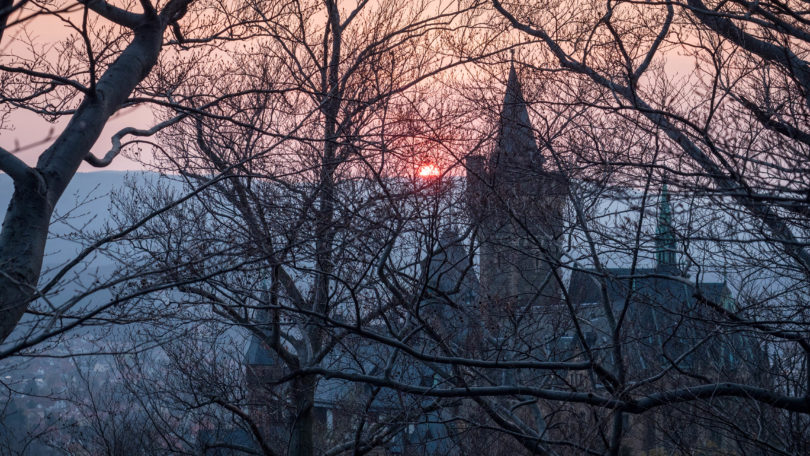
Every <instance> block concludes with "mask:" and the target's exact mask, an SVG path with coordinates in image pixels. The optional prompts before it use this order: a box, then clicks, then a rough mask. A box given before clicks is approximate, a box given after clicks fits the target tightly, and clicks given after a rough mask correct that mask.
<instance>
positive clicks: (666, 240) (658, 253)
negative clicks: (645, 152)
mask: <svg viewBox="0 0 810 456" xmlns="http://www.w3.org/2000/svg"><path fill="white" fill-rule="evenodd" d="M677 248H678V247H677V244H676V242H675V233H674V231H673V230H672V206H671V205H670V203H669V190H668V189H667V183H666V182H664V186H663V187H662V188H661V196H660V197H659V199H658V220H657V225H656V228H655V261H656V269H659V270H665V271H669V272H672V271H675V270H677V269H678V263H677V260H676V255H675V254H676V253H677Z"/></svg>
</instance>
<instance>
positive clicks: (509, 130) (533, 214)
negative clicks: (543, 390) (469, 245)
mask: <svg viewBox="0 0 810 456" xmlns="http://www.w3.org/2000/svg"><path fill="white" fill-rule="evenodd" d="M499 123H500V125H499V129H498V135H497V138H496V146H495V148H494V150H493V151H492V153H491V154H490V155H489V157H488V159H487V158H486V157H482V156H471V157H469V158H468V159H467V192H468V193H467V201H468V207H469V210H470V216H471V218H472V220H473V223H474V224H475V225H476V228H477V241H478V242H479V244H480V271H481V272H480V289H481V291H480V296H481V303H482V307H485V308H486V309H484V310H485V314H488V315H489V317H488V318H489V319H491V320H493V321H490V322H488V323H489V324H490V325H492V324H496V325H497V320H498V319H499V318H503V317H507V316H508V314H509V312H515V311H517V310H519V309H525V308H526V307H527V306H538V307H540V308H543V307H548V306H549V305H552V304H556V303H557V302H558V301H559V293H560V290H559V285H558V284H557V281H556V279H555V277H554V276H553V274H551V272H552V267H551V264H552V263H554V262H556V261H557V260H558V259H559V256H560V246H559V245H560V237H561V234H562V207H563V204H564V202H565V196H566V191H567V186H566V184H565V180H564V179H563V177H562V176H561V175H560V174H558V173H554V172H549V171H548V170H546V169H545V167H544V161H545V160H544V157H543V155H542V154H541V152H540V150H539V148H538V147H537V142H536V140H535V135H534V130H533V128H532V125H531V121H530V120H529V111H528V107H527V104H526V101H525V100H524V98H523V92H522V88H521V85H520V81H519V80H518V76H517V71H516V70H515V67H514V63H513V64H512V67H511V68H510V70H509V79H508V81H507V83H506V93H505V95H504V100H503V106H502V109H501V115H500V122H499Z"/></svg>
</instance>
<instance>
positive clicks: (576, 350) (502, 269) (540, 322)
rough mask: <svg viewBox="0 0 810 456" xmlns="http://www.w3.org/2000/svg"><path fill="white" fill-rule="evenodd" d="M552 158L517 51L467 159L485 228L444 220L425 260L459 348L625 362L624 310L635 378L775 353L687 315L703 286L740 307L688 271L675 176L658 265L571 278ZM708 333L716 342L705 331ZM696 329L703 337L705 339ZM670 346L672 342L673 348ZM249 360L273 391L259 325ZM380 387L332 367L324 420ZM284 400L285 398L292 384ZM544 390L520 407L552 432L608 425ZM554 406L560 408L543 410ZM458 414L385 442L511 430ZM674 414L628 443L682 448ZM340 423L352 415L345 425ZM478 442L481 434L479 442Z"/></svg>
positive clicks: (436, 444) (439, 445) (511, 377)
mask: <svg viewBox="0 0 810 456" xmlns="http://www.w3.org/2000/svg"><path fill="white" fill-rule="evenodd" d="M548 159H550V158H544V156H543V154H542V153H541V151H540V149H539V148H538V146H537V140H536V137H535V132H534V128H533V127H532V125H531V122H530V119H529V111H528V105H527V103H526V101H525V100H524V97H523V93H522V88H521V84H520V81H519V79H518V75H517V72H516V70H515V67H514V64H513V65H512V66H511V68H510V71H509V76H508V80H507V84H506V91H505V95H504V100H503V105H502V108H501V111H500V119H499V125H498V132H497V136H496V141H495V147H494V149H493V151H492V152H491V153H490V154H489V156H488V157H485V156H470V157H468V158H467V160H466V168H467V175H466V206H467V211H468V214H469V220H470V223H471V225H472V226H471V228H472V230H471V231H472V233H473V235H472V236H471V238H472V239H470V238H467V239H464V238H462V237H460V236H459V235H458V234H457V233H455V232H446V233H443V234H442V236H441V239H439V242H438V249H437V250H436V251H435V252H433V254H432V255H430V258H429V259H428V260H427V261H426V262H424V263H423V268H425V270H426V276H427V277H428V278H429V279H428V280H429V281H428V285H429V286H428V288H429V289H430V290H431V293H429V294H430V295H431V296H434V297H427V298H425V302H424V303H423V304H424V308H425V310H426V312H425V315H426V318H427V319H428V321H430V322H431V323H432V324H433V326H434V327H435V329H436V330H437V331H438V332H439V333H440V334H439V335H440V336H441V335H442V334H444V335H446V341H447V343H448V344H449V346H450V347H451V348H453V349H455V350H457V352H458V353H459V354H460V355H464V356H469V357H473V356H475V357H479V358H481V359H487V358H491V359H499V360H510V359H543V360H554V361H576V360H582V359H585V358H586V353H587V354H588V356H589V357H593V358H594V359H596V360H597V361H598V362H600V363H603V364H604V365H607V366H609V367H613V366H616V364H617V359H616V358H615V356H616V352H615V351H614V350H613V348H614V346H615V340H614V339H613V338H612V337H611V336H612V332H611V329H612V326H613V325H615V324H616V323H615V320H616V319H617V318H618V317H619V315H621V318H622V321H623V322H624V323H623V324H624V326H623V328H626V329H625V330H623V331H622V335H623V338H624V345H623V350H622V356H623V357H624V359H623V360H622V362H623V363H624V364H625V366H626V368H627V371H628V373H627V376H628V377H630V378H634V377H637V378H639V379H642V378H645V376H648V375H653V374H654V373H655V372H656V371H658V370H661V369H669V368H671V366H672V365H673V363H674V365H675V367H676V369H677V370H679V371H684V372H686V374H683V375H679V376H676V377H673V378H675V380H672V379H671V378H670V379H669V380H667V381H668V382H669V383H667V384H666V385H665V386H672V385H674V384H675V383H676V382H681V381H683V382H686V381H687V380H688V379H689V378H690V377H689V375H695V376H703V377H706V376H709V377H712V378H718V379H719V378H751V376H754V375H757V373H756V372H757V369H758V368H759V367H761V366H763V364H764V365H767V357H766V356H765V354H764V353H763V352H762V351H761V350H760V349H759V348H758V347H756V346H753V345H752V344H751V343H750V342H749V341H747V340H745V339H743V338H742V337H726V336H715V335H712V330H713V328H711V327H709V326H710V325H708V324H705V323H694V322H691V321H690V322H687V323H684V319H683V317H684V316H686V315H692V316H696V315H701V314H702V313H705V312H706V311H705V309H699V308H698V307H699V306H698V305H697V304H696V296H703V297H704V298H706V299H711V300H714V301H716V302H720V303H723V305H726V306H729V308H731V306H733V299H732V295H731V292H730V290H729V289H728V287H727V286H726V284H725V283H724V282H722V283H721V282H711V283H705V282H704V283H700V284H689V283H688V281H686V280H680V278H679V277H680V275H681V271H680V269H679V266H678V262H677V252H678V245H677V239H676V235H675V232H674V230H673V227H672V208H671V205H670V197H669V194H668V192H667V190H666V187H665V188H664V189H663V191H662V193H661V196H660V200H659V204H658V218H657V225H656V235H655V265H654V267H652V268H635V269H632V270H631V269H629V268H598V269H597V268H580V267H578V266H577V265H574V267H573V272H572V273H571V274H570V277H569V278H566V277H564V274H563V271H562V269H563V268H561V264H560V260H561V252H562V248H561V242H562V236H563V228H564V226H565V224H564V215H563V211H564V208H565V205H566V202H567V197H568V192H569V182H567V181H566V179H565V177H564V176H563V175H562V174H560V173H557V172H555V171H551V169H553V168H556V166H553V165H554V164H553V163H546V160H548ZM470 243H472V244H473V246H474V247H475V249H474V250H476V251H477V268H476V267H475V266H476V258H473V257H471V256H470V249H469V245H470ZM569 268H570V265H569ZM476 272H477V273H476ZM562 284H567V290H568V291H569V293H567V294H566V296H565V298H564V297H563V293H562V286H561V285H562ZM436 296H438V297H436ZM571 312H576V316H575V318H576V319H577V320H579V321H580V323H581V324H580V326H581V327H580V328H579V329H578V330H579V331H582V333H583V334H584V342H583V341H581V337H579V335H578V334H577V332H576V331H574V328H573V327H572V326H571V319H572V315H571ZM706 340H708V341H709V343H704V342H705V341H706ZM696 341H703V342H701V343H700V344H697V347H695V343H696ZM356 342H357V345H356V351H358V353H360V354H363V356H368V358H369V360H370V359H371V358H373V357H374V356H375V351H376V350H379V348H375V347H376V346H373V345H371V343H370V342H364V341H363V340H362V339H361V338H358V339H357V341H356ZM364 344H366V345H364ZM341 347H342V346H339V347H337V348H336V349H335V350H333V351H332V352H330V353H329V355H328V356H327V358H326V359H324V360H323V361H322V363H324V364H325V365H328V366H329V367H331V368H340V369H344V368H345V369H351V368H352V367H351V366H343V365H342V363H344V362H345V360H343V359H342V357H350V356H353V357H354V359H355V361H356V358H357V356H358V353H344V351H343V349H342V348H341ZM662 347H665V348H666V350H665V353H664V354H663V355H662V354H661V350H662ZM521 357H522V358H521ZM358 362H359V363H360V364H363V363H366V362H367V363H368V371H370V372H371V371H375V369H376V368H377V366H376V365H375V363H374V362H371V361H368V360H361V361H358ZM246 363H247V373H248V387H249V389H250V390H251V391H253V393H254V394H255V395H256V398H257V400H258V401H261V400H262V398H261V396H262V395H267V394H268V391H270V390H269V389H268V388H266V387H265V385H266V383H267V381H266V379H267V378H279V377H281V376H282V375H283V373H284V372H285V369H284V368H283V366H282V365H281V364H282V363H281V360H280V359H278V357H276V356H274V355H272V353H271V352H270V350H269V348H268V347H266V346H265V345H264V344H263V343H262V342H261V341H260V340H259V339H258V338H256V337H254V338H252V340H251V342H250V346H249V348H248V353H247V359H246ZM341 366H343V367H341ZM355 367H356V366H355ZM404 369H405V370H408V369H411V371H410V372H407V374H408V375H410V376H411V377H412V378H414V379H419V381H420V382H421V384H422V385H428V386H430V385H432V384H433V382H435V381H436V377H435V376H434V375H433V374H432V372H430V369H428V368H426V367H424V366H422V367H406V368H404ZM490 374H492V376H493V377H498V378H500V381H501V382H502V383H504V384H514V383H515V382H522V383H525V382H530V383H532V382H536V383H538V384H541V383H542V384H543V385H545V386H548V385H556V384H559V385H562V386H564V387H567V388H574V389H576V388H579V387H580V386H582V387H585V388H587V387H588V386H587V385H586V384H590V386H591V387H592V386H593V383H592V382H591V380H590V379H587V378H584V377H582V378H575V377H573V376H570V375H568V376H566V375H567V374H562V377H561V374H560V373H557V372H537V371H528V370H527V371H525V372H524V371H523V370H519V369H518V370H512V371H503V372H490ZM549 382H552V383H549ZM553 382H557V383H553ZM589 382H591V383H589ZM687 383H688V382H687ZM685 384H686V383H685ZM656 386H661V383H658V384H651V385H650V388H654V387H656ZM601 387H603V388H604V387H605V386H604V385H602V386H601ZM368 390H369V389H368V387H367V386H364V385H357V384H351V383H349V382H341V381H336V380H334V379H324V380H321V383H319V385H318V388H317V390H316V393H315V404H314V406H315V408H316V413H315V416H316V419H317V421H318V424H317V428H318V429H319V434H320V435H321V437H322V438H323V439H326V436H328V435H335V434H341V433H344V434H346V435H349V434H351V433H352V429H350V428H349V427H346V426H347V425H346V423H350V422H351V417H350V415H351V410H350V409H351V407H353V406H355V405H356V401H355V400H354V399H353V398H357V397H361V396H363V394H367V393H368ZM639 391H640V392H643V391H644V390H643V389H641V390H639ZM394 396H396V394H394V393H392V394H390V395H386V393H383V394H381V395H380V397H379V398H378V399H375V400H374V401H372V402H369V404H367V405H368V407H367V408H366V412H365V413H367V414H369V415H370V416H372V417H381V416H383V415H386V413H391V412H392V411H395V408H391V407H390V403H392V402H396V400H395V398H394ZM274 400H276V401H282V402H283V401H284V399H283V397H279V398H276V399H274ZM538 402H539V401H535V403H531V401H526V404H523V405H520V407H522V408H521V409H520V410H518V411H517V412H516V413H518V414H519V415H520V416H521V419H524V420H525V421H527V422H532V423H534V424H535V425H536V427H537V428H540V429H541V430H542V431H543V432H544V433H545V435H547V436H548V438H550V439H557V438H559V439H577V438H582V437H581V435H582V434H581V433H582V432H584V431H583V429H584V428H585V427H588V426H592V427H598V426H600V424H599V423H597V422H590V421H588V420H589V419H590V418H582V416H584V415H583V413H582V412H583V407H581V406H571V407H568V408H567V409H565V410H563V408H564V406H563V405H560V409H559V410H558V411H557V410H550V409H549V408H548V407H547V406H541V405H538ZM555 407H556V405H555ZM281 409H282V408H281V407H276V411H275V412H274V413H272V414H270V415H268V416H265V417H264V421H265V422H266V423H272V426H271V427H273V428H274V429H276V431H278V430H279V429H281V428H282V427H283V426H284V425H285V422H286V420H287V418H285V416H284V413H283V412H282V410H281ZM475 410H476V409H475V406H474V405H470V404H466V405H463V404H462V405H456V406H454V408H453V409H452V410H451V413H450V415H452V416H455V417H464V416H468V417H469V418H470V420H469V421H473V422H474V421H476V420H475V419H473V418H475V417H474V416H472V415H469V414H471V413H472V414H475V413H479V412H476V411H475ZM550 412H555V413H557V412H558V413H559V417H557V418H555V417H554V416H553V415H554V413H550ZM549 415H551V416H552V417H551V418H549V419H546V418H544V416H549ZM679 416H680V417H681V418H680V419H682V418H683V416H682V415H679ZM445 418H446V417H445V416H443V415H442V412H441V411H436V410H434V411H432V412H430V413H428V414H426V415H425V416H423V417H422V418H419V419H418V420H417V422H414V423H412V424H410V425H408V426H405V427H403V428H402V429H401V430H400V432H399V434H398V435H397V436H396V437H392V438H391V439H390V440H389V443H388V444H385V445H382V446H381V447H380V448H379V449H378V450H376V451H377V452H378V453H380V454H411V453H413V454H454V453H458V452H465V451H468V450H470V451H471V450H474V449H475V448H474V447H475V446H476V445H479V447H480V445H482V444H483V445H488V444H487V443H481V442H483V441H486V440H487V439H490V440H489V441H490V442H491V441H492V440H491V439H493V438H494V439H498V438H500V437H502V436H501V435H500V434H498V433H497V432H490V433H489V434H486V433H483V434H476V433H475V432H470V431H469V430H466V429H463V426H462V428H459V427H458V426H457V425H456V424H454V423H453V422H451V421H447V420H445ZM555 419H565V420H569V422H575V423H577V424H578V425H580V426H582V428H577V427H576V426H571V428H570V429H564V428H559V427H555V426H556V425H555V423H554V420H555ZM667 419H677V417H676V418H672V417H669V418H667V417H665V416H663V415H661V414H658V413H656V414H649V415H645V416H644V417H641V418H638V419H636V418H630V419H628V420H627V421H628V422H627V423H626V427H627V428H629V429H630V430H629V431H628V434H627V435H628V439H627V440H628V444H627V445H626V446H625V448H627V449H629V450H630V451H632V452H633V454H648V453H649V454H653V453H654V452H655V451H669V449H670V447H668V446H667V445H668V444H667V439H668V438H669V437H668V436H667V435H665V433H666V430H665V429H661V426H662V425H663V423H668V421H666V420H667ZM372 420H373V419H372ZM577 420H578V421H577ZM336 423H343V425H342V426H343V427H341V425H339V424H336ZM690 426H691V427H690ZM698 428H699V427H698V426H697V425H695V423H687V424H684V430H685V431H686V432H692V434H693V435H697V434H696V433H698V432H699V431H698V430H696V429H698ZM485 434H486V435H485ZM454 435H460V436H462V437H461V439H462V440H466V441H467V442H463V441H458V439H455V438H454V437H453V436H454ZM493 436H494V437H493ZM279 438H281V436H279ZM589 438H594V439H595V437H593V436H591V437H589ZM476 439H479V440H481V441H476ZM698 440H700V441H705V442H709V443H710V444H711V445H714V447H716V448H723V447H724V443H723V441H722V438H716V437H715V436H712V435H701V436H700V437H699V438H698ZM472 441H475V443H473V444H470V443H469V442H472ZM499 445H500V443H499ZM470 446H472V447H473V448H470ZM488 448H489V454H499V453H502V454H514V453H515V452H517V453H521V452H523V451H525V449H523V448H522V447H520V446H515V445H511V444H506V445H504V446H503V447H502V448H495V447H488ZM409 449H410V450H409ZM572 454H577V453H576V451H574V453H572Z"/></svg>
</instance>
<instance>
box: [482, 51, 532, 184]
mask: <svg viewBox="0 0 810 456" xmlns="http://www.w3.org/2000/svg"><path fill="white" fill-rule="evenodd" d="M538 165H542V157H541V155H540V151H539V150H538V148H537V142H536V140H535V137H534V130H533V128H532V124H531V121H530V120H529V110H528V108H527V105H526V100H525V99H524V98H523V90H522V88H521V86H520V81H519V80H518V75H517V71H516V70H515V62H514V57H513V60H512V64H511V66H510V68H509V78H508V80H507V82H506V93H505V94H504V97H503V107H502V109H501V118H500V125H499V129H498V137H497V148H496V150H495V153H493V154H492V156H491V157H490V170H496V169H498V168H501V169H503V168H517V169H520V168H523V169H524V170H526V168H527V167H528V168H531V167H533V166H538Z"/></svg>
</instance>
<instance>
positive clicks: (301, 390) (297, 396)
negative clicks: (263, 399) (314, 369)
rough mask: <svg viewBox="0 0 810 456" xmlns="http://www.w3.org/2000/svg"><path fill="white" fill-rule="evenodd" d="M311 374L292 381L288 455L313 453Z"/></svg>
mask: <svg viewBox="0 0 810 456" xmlns="http://www.w3.org/2000/svg"><path fill="white" fill-rule="evenodd" d="M316 385H317V380H316V379H315V377H313V376H305V377H300V378H298V379H296V380H294V381H293V391H292V393H293V405H294V407H295V416H294V421H293V427H292V433H291V435H290V450H289V452H288V454H289V455H290V456H312V455H313V454H315V442H314V434H315V386H316Z"/></svg>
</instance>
